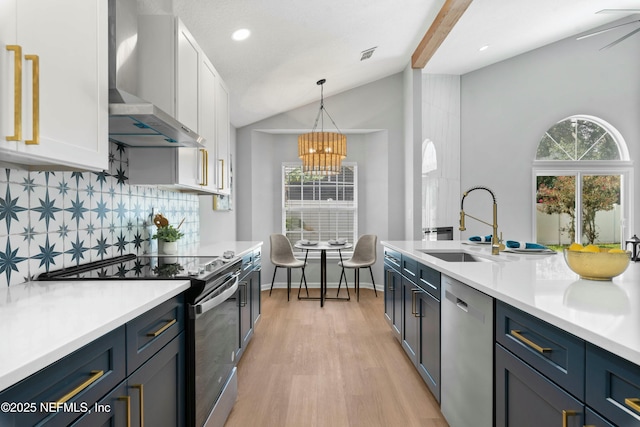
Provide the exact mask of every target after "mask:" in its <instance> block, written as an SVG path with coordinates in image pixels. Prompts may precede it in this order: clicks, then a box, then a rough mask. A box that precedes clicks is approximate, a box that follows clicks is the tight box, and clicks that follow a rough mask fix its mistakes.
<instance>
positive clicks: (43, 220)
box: [29, 186, 64, 233]
mask: <svg viewBox="0 0 640 427" xmlns="http://www.w3.org/2000/svg"><path fill="white" fill-rule="evenodd" d="M54 193H55V190H54ZM30 197H31V199H30V207H31V209H30V210H29V221H30V223H31V227H33V229H34V231H35V232H36V233H47V232H49V231H56V230H58V229H59V227H60V226H61V225H62V223H63V222H64V218H63V198H62V196H60V195H56V194H53V195H52V194H51V193H50V191H49V190H48V187H41V186H36V187H34V191H33V193H32V194H31V196H30Z"/></svg>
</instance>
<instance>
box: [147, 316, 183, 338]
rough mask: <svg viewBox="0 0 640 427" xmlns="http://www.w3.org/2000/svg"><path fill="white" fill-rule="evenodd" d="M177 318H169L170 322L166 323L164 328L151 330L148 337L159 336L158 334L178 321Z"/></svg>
mask: <svg viewBox="0 0 640 427" xmlns="http://www.w3.org/2000/svg"><path fill="white" fill-rule="evenodd" d="M176 322H177V320H176V319H171V320H169V322H168V323H167V324H166V325H164V326H163V327H162V328H160V329H158V330H157V331H155V332H149V333H148V334H147V336H148V337H157V336H158V335H160V334H161V333H163V332H164V331H166V330H167V329H169V328H170V327H171V326H172V325H173V324H174V323H176Z"/></svg>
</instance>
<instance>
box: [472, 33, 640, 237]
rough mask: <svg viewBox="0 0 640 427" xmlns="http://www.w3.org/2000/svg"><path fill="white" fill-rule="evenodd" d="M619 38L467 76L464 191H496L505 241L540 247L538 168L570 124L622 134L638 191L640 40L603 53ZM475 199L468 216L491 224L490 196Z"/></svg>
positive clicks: (639, 228) (639, 223)
mask: <svg viewBox="0 0 640 427" xmlns="http://www.w3.org/2000/svg"><path fill="white" fill-rule="evenodd" d="M615 38H616V37H615V35H612V36H605V35H602V36H600V37H591V38H588V39H585V40H581V41H576V40H575V38H569V39H565V40H563V41H560V42H558V43H554V44H551V45H548V46H545V47H543V48H540V49H537V50H534V51H531V52H528V53H526V54H523V55H520V56H517V57H514V58H511V59H509V60H506V61H503V62H500V63H497V64H495V65H492V66H489V67H486V68H483V69H481V70H478V71H475V72H472V73H468V74H465V75H463V76H462V78H461V118H462V123H461V171H462V172H461V187H462V190H465V189H467V188H468V187H471V186H474V185H486V186H488V187H489V188H491V189H492V190H494V191H495V193H496V196H497V198H498V222H499V225H500V229H501V230H502V231H503V233H504V234H503V235H504V238H505V239H515V240H526V241H534V240H533V239H534V238H535V236H533V235H532V223H533V221H534V219H533V207H532V203H533V197H532V191H533V184H532V183H533V178H532V161H533V159H534V157H535V153H536V148H537V145H538V142H539V141H540V139H541V138H542V136H543V134H544V132H545V131H546V130H547V129H549V128H550V127H551V126H552V125H553V124H554V123H556V122H558V121H560V120H561V119H564V118H566V117H568V116H571V115H575V114H587V115H592V116H597V117H600V118H602V119H604V120H605V121H607V122H609V123H610V124H611V125H613V126H614V127H615V128H617V129H618V130H619V131H620V133H621V134H622V135H623V137H624V139H625V141H626V143H627V146H628V148H629V152H630V155H631V159H632V161H633V162H634V169H635V170H634V175H635V177H636V178H635V184H636V188H637V181H638V178H637V177H638V176H640V175H639V174H638V164H639V163H640V151H639V149H638V140H639V137H640V77H639V76H640V55H638V51H639V50H640V37H638V36H634V37H631V38H629V39H627V40H625V41H624V42H622V43H620V44H618V45H617V46H615V47H613V48H611V49H607V50H602V51H601V50H599V49H600V48H601V47H603V46H604V45H606V44H607V43H609V42H610V41H612V40H613V39H615ZM636 191H637V190H636ZM475 193H478V194H477V195H475ZM473 194H474V196H473V197H472V196H469V198H467V200H465V211H468V212H469V213H471V214H477V215H475V216H479V217H480V218H482V219H485V218H486V219H488V220H490V219H491V211H490V207H491V202H490V198H489V196H488V195H482V194H480V192H474V193H473ZM639 204H640V198H639V197H636V198H635V212H636V217H635V221H634V223H633V224H631V225H630V230H628V233H631V234H633V233H638V232H640V218H638V215H637V214H638V213H640V205H639ZM467 229H468V231H467V232H465V233H463V234H462V236H463V238H466V237H468V236H470V235H474V234H485V232H486V234H489V233H490V228H489V227H487V226H485V225H482V224H479V223H475V222H474V221H473V220H469V221H468V223H467ZM626 237H630V236H626Z"/></svg>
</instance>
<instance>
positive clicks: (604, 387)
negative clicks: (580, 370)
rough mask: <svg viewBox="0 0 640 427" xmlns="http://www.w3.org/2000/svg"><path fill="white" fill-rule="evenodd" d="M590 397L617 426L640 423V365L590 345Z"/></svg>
mask: <svg viewBox="0 0 640 427" xmlns="http://www.w3.org/2000/svg"><path fill="white" fill-rule="evenodd" d="M586 372H587V379H586V384H587V392H586V395H587V399H586V403H587V405H589V406H590V407H591V408H593V409H594V410H596V411H597V412H598V413H599V414H602V415H603V416H604V417H605V418H606V419H607V420H609V421H610V422H611V423H612V424H613V425H617V426H625V427H626V426H634V427H635V426H640V366H638V365H635V364H633V363H631V362H629V361H627V360H625V359H622V358H621V357H619V356H616V355H615V354H612V353H610V352H608V351H605V350H603V349H601V348H599V347H596V346H594V345H592V344H587V371H586Z"/></svg>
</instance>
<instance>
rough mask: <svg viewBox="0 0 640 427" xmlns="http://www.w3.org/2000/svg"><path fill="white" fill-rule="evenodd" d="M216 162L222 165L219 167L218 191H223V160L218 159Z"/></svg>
mask: <svg viewBox="0 0 640 427" xmlns="http://www.w3.org/2000/svg"><path fill="white" fill-rule="evenodd" d="M218 162H220V163H222V166H220V184H221V185H222V186H220V185H218V190H224V159H218Z"/></svg>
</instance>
